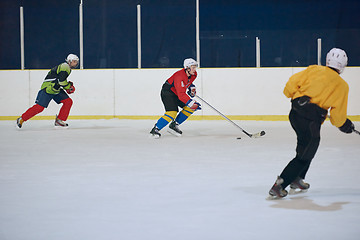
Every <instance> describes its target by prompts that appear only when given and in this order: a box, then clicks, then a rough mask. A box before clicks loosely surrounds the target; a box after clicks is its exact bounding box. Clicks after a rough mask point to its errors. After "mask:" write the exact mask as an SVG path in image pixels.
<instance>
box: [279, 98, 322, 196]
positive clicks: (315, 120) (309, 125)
mask: <svg viewBox="0 0 360 240" xmlns="http://www.w3.org/2000/svg"><path fill="white" fill-rule="evenodd" d="M300 103H301V102H300ZM326 115H327V111H326V110H324V109H322V108H320V107H318V106H317V105H315V104H310V103H306V104H304V105H301V104H300V105H299V99H295V100H293V104H292V109H291V111H290V114H289V120H290V123H291V126H292V128H293V129H294V130H295V132H296V135H297V146H296V156H295V158H294V159H293V160H291V161H290V162H289V164H288V165H287V166H286V167H285V169H284V170H283V172H282V173H281V175H280V177H281V178H283V179H284V183H283V184H281V185H282V187H283V188H284V189H285V188H286V187H287V186H288V185H289V184H290V183H291V182H293V181H294V180H295V179H296V178H297V177H300V178H302V179H304V178H305V176H306V173H307V171H308V170H309V167H310V163H311V161H312V159H313V158H314V156H315V154H316V152H317V149H318V147H319V144H320V129H321V124H322V122H323V121H324V120H325V117H326Z"/></svg>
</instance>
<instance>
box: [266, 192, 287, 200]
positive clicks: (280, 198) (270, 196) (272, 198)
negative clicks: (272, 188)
mask: <svg viewBox="0 0 360 240" xmlns="http://www.w3.org/2000/svg"><path fill="white" fill-rule="evenodd" d="M282 199H284V197H278V196H273V195H270V194H269V196H268V197H267V198H266V200H269V201H272V200H282Z"/></svg>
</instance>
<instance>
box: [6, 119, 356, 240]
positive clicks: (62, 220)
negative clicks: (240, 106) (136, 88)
mask: <svg viewBox="0 0 360 240" xmlns="http://www.w3.org/2000/svg"><path fill="white" fill-rule="evenodd" d="M68 123H69V124H70V128H69V129H67V130H64V129H62V130H55V129H54V127H53V121H45V120H42V121H39V120H38V121H31V120H30V121H28V122H26V123H25V124H24V126H23V128H22V129H21V130H17V129H16V128H15V127H14V125H15V124H14V122H13V121H0V239H1V240H98V239H101V240H119V239H121V240H239V239H293V240H297V239H299V240H304V239H311V240H314V239H315V240H316V239H323V240H332V239H334V240H335V239H341V240H358V239H360V157H359V156H360V148H359V146H360V136H359V135H356V134H349V135H347V134H343V133H341V132H340V131H339V130H338V129H336V128H335V127H333V126H331V125H330V123H329V122H328V121H327V122H325V124H324V126H323V128H322V140H321V144H320V148H319V150H318V153H317V155H316V157H315V159H314V160H313V164H312V166H311V168H310V170H309V172H308V176H307V179H306V180H307V181H308V182H310V183H311V188H310V190H309V191H308V192H307V193H304V194H298V195H293V196H288V197H286V199H283V200H277V201H268V200H266V199H265V198H266V197H267V195H268V190H269V188H270V187H271V186H272V184H273V183H274V181H275V178H276V176H277V175H278V174H280V172H281V171H282V169H283V168H284V167H285V165H286V164H287V163H288V162H289V161H290V160H291V159H292V158H293V157H294V153H295V150H294V149H295V143H296V139H295V134H294V132H293V130H292V129H291V127H290V124H289V123H288V122H252V121H237V123H238V124H239V125H241V126H242V127H243V128H245V129H246V130H248V131H249V132H251V133H255V132H259V131H261V130H265V131H266V135H265V136H264V137H262V138H258V139H250V138H248V137H247V136H245V135H244V134H242V133H241V131H240V130H239V129H237V128H235V127H234V126H233V125H231V124H229V123H228V122H226V121H187V122H185V123H184V124H183V125H181V129H182V130H183V132H184V134H183V136H182V137H181V138H177V137H174V136H172V135H170V134H169V133H167V132H166V130H165V129H164V130H162V133H163V137H162V138H161V139H150V138H149V137H148V132H149V131H150V129H151V128H152V126H153V124H154V121H150V120H115V119H114V120H69V121H68ZM355 125H357V126H359V123H356V124H355ZM358 128H360V126H359V127H358ZM239 136H241V137H242V139H241V140H237V139H236V138H237V137H239Z"/></svg>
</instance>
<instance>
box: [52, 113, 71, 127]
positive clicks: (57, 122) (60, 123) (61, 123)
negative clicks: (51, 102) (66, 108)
mask: <svg viewBox="0 0 360 240" xmlns="http://www.w3.org/2000/svg"><path fill="white" fill-rule="evenodd" d="M68 126H69V124H67V123H66V122H64V121H63V120H60V119H59V118H58V116H57V115H56V119H55V127H56V128H68Z"/></svg>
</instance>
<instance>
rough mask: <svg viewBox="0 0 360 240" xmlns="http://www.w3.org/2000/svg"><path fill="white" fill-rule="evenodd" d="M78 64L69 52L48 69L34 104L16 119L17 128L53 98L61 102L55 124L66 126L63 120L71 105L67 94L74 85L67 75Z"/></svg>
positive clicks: (77, 60)
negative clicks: (63, 58) (59, 62)
mask: <svg viewBox="0 0 360 240" xmlns="http://www.w3.org/2000/svg"><path fill="white" fill-rule="evenodd" d="M78 65H79V58H78V56H76V55H75V54H69V55H68V56H67V58H66V59H65V62H64V63H62V64H59V65H57V66H55V67H53V68H52V69H50V71H49V72H48V74H47V75H46V77H45V80H44V82H43V83H42V85H41V89H40V91H39V92H38V95H37V97H36V101H35V105H34V106H32V107H31V108H29V109H28V110H27V111H26V112H25V113H23V114H22V115H21V117H19V118H18V119H17V120H16V125H17V127H18V128H21V127H22V125H23V123H24V122H25V121H27V120H29V119H30V118H32V117H34V116H35V115H37V114H39V113H41V112H42V111H43V110H44V109H45V108H47V107H48V105H49V103H50V101H51V100H54V101H55V102H56V103H57V104H60V103H62V104H63V105H62V107H61V109H60V112H59V115H57V116H56V118H55V126H58V127H67V126H68V124H67V123H66V122H65V121H66V120H67V118H68V116H69V112H70V109H71V106H72V100H71V98H70V97H69V96H68V94H71V93H73V92H74V91H75V87H74V85H73V83H72V82H71V81H67V77H68V76H69V75H70V73H71V69H73V68H76V67H77V66H78ZM64 90H65V91H66V92H65V91H64ZM67 93H68V94H67Z"/></svg>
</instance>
